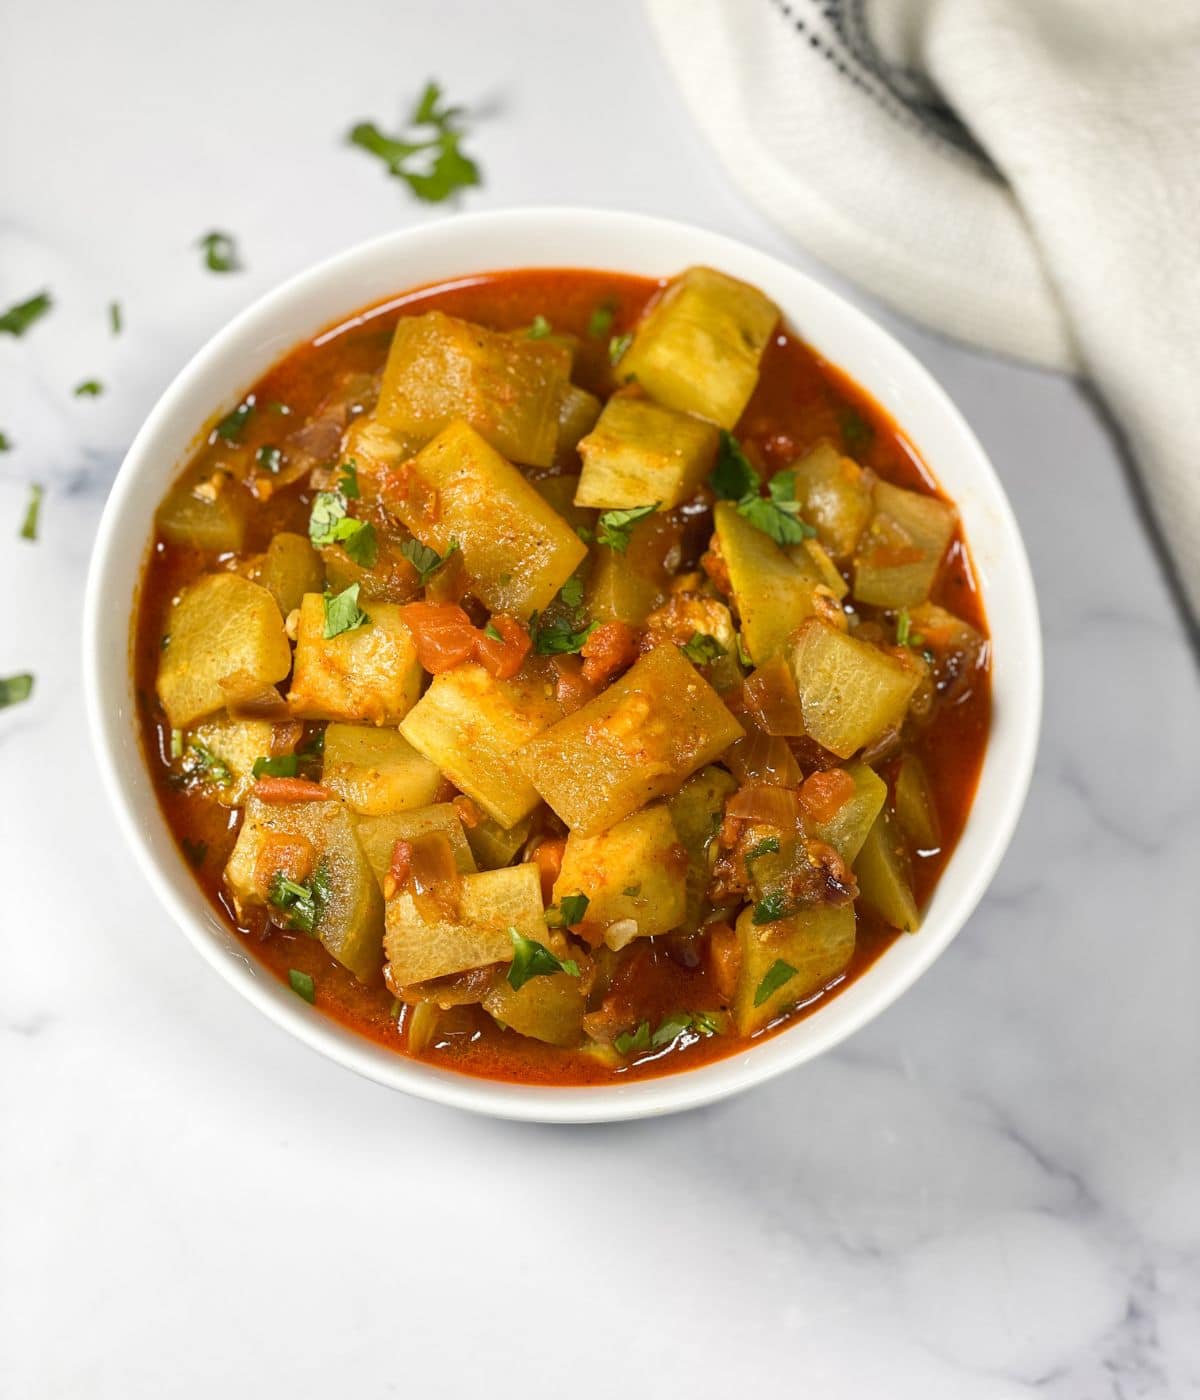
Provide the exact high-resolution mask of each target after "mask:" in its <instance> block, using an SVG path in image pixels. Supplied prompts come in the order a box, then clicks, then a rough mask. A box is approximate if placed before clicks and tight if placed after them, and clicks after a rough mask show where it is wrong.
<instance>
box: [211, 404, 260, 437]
mask: <svg viewBox="0 0 1200 1400" xmlns="http://www.w3.org/2000/svg"><path fill="white" fill-rule="evenodd" d="M253 412H254V395H253V394H251V395H250V396H249V397H248V398H246V399H243V400H242V402H241V403H240V404H238V406H237V407H236V408H235V409H232V410H231V411H230V412H229V413H227V414H226V415H225V417H224V418H222V419H221V421H220V422H219V423H218V424H217V426H216V428H215V430H214V431H215V432H216V435H217V436H218V437H219V438H223V439H224V440H225V441H226V442H237V440H238V438H240V437H241V435H242V429H243V428H244V427H245V426H246V420H247V419H248V418H249V417H250V415H251V414H252V413H253Z"/></svg>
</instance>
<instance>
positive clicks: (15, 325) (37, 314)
mask: <svg viewBox="0 0 1200 1400" xmlns="http://www.w3.org/2000/svg"><path fill="white" fill-rule="evenodd" d="M53 305H54V303H53V302H52V301H51V299H50V293H49V292H38V294H37V295H36V296H32V297H30V298H29V300H28V301H20V302H18V303H17V304H16V305H15V306H10V307H9V308H8V310H7V311H6V312H5V313H4V314H3V315H2V316H0V331H3V332H4V333H5V334H7V335H24V334H25V332H26V331H27V330H28V329H29V327H30V326H32V325H33V323H34V322H35V321H40V320H41V318H42V317H43V316H44V315H45V314H46V313H47V312H48V311H49V310H50V308H51V307H52V306H53Z"/></svg>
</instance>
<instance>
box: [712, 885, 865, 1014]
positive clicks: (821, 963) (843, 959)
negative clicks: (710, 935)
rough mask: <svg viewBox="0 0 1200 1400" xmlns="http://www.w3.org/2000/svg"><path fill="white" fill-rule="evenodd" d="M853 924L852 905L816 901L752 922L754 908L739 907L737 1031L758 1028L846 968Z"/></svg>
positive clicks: (827, 982)
mask: <svg viewBox="0 0 1200 1400" xmlns="http://www.w3.org/2000/svg"><path fill="white" fill-rule="evenodd" d="M854 924H855V919H854V906H853V905H851V904H843V905H838V906H834V905H828V904H822V905H817V906H815V907H814V908H810V909H802V910H801V911H800V912H799V913H797V914H792V915H791V916H790V917H789V918H786V919H781V920H779V922H778V923H773V924H755V922H754V911H753V909H746V910H744V911H743V912H742V913H741V914H740V915H739V917H738V921H737V936H738V942H739V944H740V947H741V954H742V958H741V967H740V969H739V971H738V980H737V989H736V991H735V992H734V996H733V1008H732V1010H733V1022H734V1025H735V1026H736V1027H737V1032H738V1034H739V1035H753V1034H754V1033H755V1032H756V1031H760V1030H762V1028H763V1027H764V1026H766V1025H769V1024H770V1023H771V1022H772V1021H774V1020H775V1018H776V1017H778V1016H782V1015H783V1013H784V1012H785V1011H788V1010H790V1008H791V1007H793V1006H796V1005H797V1004H798V1003H800V1002H802V1001H807V1000H808V998H809V997H811V996H813V995H814V994H815V993H817V992H820V991H821V990H823V989H824V988H825V987H828V986H829V984H830V983H831V982H832V981H833V980H834V979H835V978H836V977H839V976H840V975H841V974H842V973H843V972H845V970H846V968H847V967H848V966H849V965H850V959H851V958H852V957H853V956H854ZM777 964H783V966H779V967H777ZM776 984H777V985H776ZM772 987H774V990H771V989H772ZM756 1001H757V1002H758V1005H757V1006H756V1005H755V1002H756Z"/></svg>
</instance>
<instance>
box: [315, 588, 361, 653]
mask: <svg viewBox="0 0 1200 1400" xmlns="http://www.w3.org/2000/svg"><path fill="white" fill-rule="evenodd" d="M358 590H359V585H358V584H357V583H352V584H351V585H350V587H349V588H344V589H343V590H342V591H341V592H340V593H326V594H325V628H324V631H323V632H322V636H323V637H324V638H325V640H326V641H327V642H328V641H331V640H332V639H333V638H334V637H340V636H341V635H342V633H343V632H353V631H354V629H355V628H356V627H362V626H364V625H365V624H366V623H368V622H370V620H371V618H370V615H369V614H367V613H365V612H363V610H362V609H361V608H360V607H359V606H358Z"/></svg>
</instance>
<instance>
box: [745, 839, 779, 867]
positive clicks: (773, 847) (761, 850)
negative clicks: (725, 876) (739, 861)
mask: <svg viewBox="0 0 1200 1400" xmlns="http://www.w3.org/2000/svg"><path fill="white" fill-rule="evenodd" d="M778 850H779V837H778V836H764V837H763V839H762V840H761V841H756V842H755V843H754V845H753V846H751V847H750V849H749V850H748V851H747V852H746V857H745V860H746V864H747V865H749V864H750V862H751V861H752V860H757V859H758V857H759V856H766V855H773V854H775V853H776V852H777V851H778Z"/></svg>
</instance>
